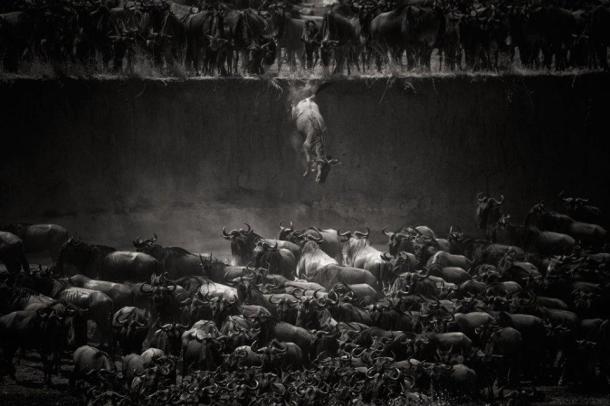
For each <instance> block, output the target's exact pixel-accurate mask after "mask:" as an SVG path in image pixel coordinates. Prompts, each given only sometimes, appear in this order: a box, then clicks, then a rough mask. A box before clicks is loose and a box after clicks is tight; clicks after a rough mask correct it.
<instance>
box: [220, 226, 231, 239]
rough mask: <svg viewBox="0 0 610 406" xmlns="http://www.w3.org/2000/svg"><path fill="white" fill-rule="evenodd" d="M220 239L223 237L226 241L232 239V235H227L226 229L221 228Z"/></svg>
mask: <svg viewBox="0 0 610 406" xmlns="http://www.w3.org/2000/svg"><path fill="white" fill-rule="evenodd" d="M222 237H223V238H224V239H225V240H228V239H230V238H231V237H232V235H231V234H229V233H227V230H226V229H225V228H224V227H223V228H222Z"/></svg>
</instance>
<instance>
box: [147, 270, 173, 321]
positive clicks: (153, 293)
mask: <svg viewBox="0 0 610 406" xmlns="http://www.w3.org/2000/svg"><path fill="white" fill-rule="evenodd" d="M177 286H178V285H177V283H176V282H175V281H173V280H170V279H167V272H165V273H164V274H162V275H156V274H152V275H151V277H150V283H143V284H142V285H140V293H142V294H144V295H147V296H149V297H150V301H151V303H152V308H153V310H154V311H155V312H156V314H157V315H168V316H169V315H170V313H171V312H172V311H174V310H177V308H178V306H179V304H178V302H177V299H176V296H175V295H174V292H175V290H176V288H177Z"/></svg>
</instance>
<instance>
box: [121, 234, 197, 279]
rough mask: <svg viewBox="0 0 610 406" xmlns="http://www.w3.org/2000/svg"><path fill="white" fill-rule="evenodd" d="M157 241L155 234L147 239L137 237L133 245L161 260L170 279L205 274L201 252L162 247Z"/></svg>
mask: <svg viewBox="0 0 610 406" xmlns="http://www.w3.org/2000/svg"><path fill="white" fill-rule="evenodd" d="M156 241H157V235H156V234H155V235H153V237H152V238H149V239H147V240H142V239H141V238H137V239H135V240H134V241H133V245H134V247H135V248H136V249H137V250H138V252H143V253H145V254H148V255H150V256H152V257H154V258H155V259H156V260H157V261H159V262H160V263H161V265H162V267H163V271H164V272H167V274H168V277H169V278H170V279H178V278H181V277H184V276H193V275H195V276H196V275H200V276H201V275H203V272H204V270H203V269H202V268H203V266H202V259H201V258H200V255H199V254H193V253H192V252H189V251H187V250H185V249H184V248H180V247H162V246H161V245H159V244H155V242H156Z"/></svg>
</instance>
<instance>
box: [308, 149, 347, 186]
mask: <svg viewBox="0 0 610 406" xmlns="http://www.w3.org/2000/svg"><path fill="white" fill-rule="evenodd" d="M340 163H341V161H339V160H338V159H337V158H332V157H331V156H330V155H327V156H326V158H316V160H315V162H314V167H315V171H316V183H324V182H325V181H326V178H327V177H328V174H329V173H330V168H331V167H333V166H335V165H338V164H340Z"/></svg>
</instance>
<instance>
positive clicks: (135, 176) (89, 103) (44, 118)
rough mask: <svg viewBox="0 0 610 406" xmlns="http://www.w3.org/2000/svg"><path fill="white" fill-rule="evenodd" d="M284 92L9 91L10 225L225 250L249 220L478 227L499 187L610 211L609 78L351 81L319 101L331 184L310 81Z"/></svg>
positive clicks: (138, 85) (33, 87)
mask: <svg viewBox="0 0 610 406" xmlns="http://www.w3.org/2000/svg"><path fill="white" fill-rule="evenodd" d="M278 83H279V88H278V87H276V86H273V85H271V84H270V83H269V82H266V81H263V80H255V79H226V80H222V79H216V80H192V81H183V82H162V81H159V80H136V79H130V80H96V81H94V80H67V79H66V80H16V81H6V82H3V83H0V123H1V124H0V125H1V127H2V139H3V141H2V143H3V148H2V152H1V162H2V163H1V164H0V195H1V196H2V199H0V222H2V223H4V222H10V221H44V222H59V223H63V224H67V225H68V226H69V227H70V228H71V229H73V230H74V231H75V232H76V233H78V234H79V236H81V237H82V238H85V239H94V240H96V241H100V242H106V243H114V244H115V245H121V244H123V243H124V244H128V242H129V241H130V240H131V239H132V238H133V237H135V236H136V235H138V234H149V233H152V232H157V233H159V234H160V236H161V238H162V240H163V242H165V243H171V244H178V245H183V246H185V247H188V248H191V249H198V250H205V249H207V250H223V249H226V243H225V242H224V241H223V240H221V239H219V238H218V236H219V230H220V227H221V226H222V225H224V224H226V225H227V227H235V226H238V225H239V224H240V223H242V222H243V221H248V222H250V223H251V224H252V225H253V226H254V227H255V228H256V229H257V230H258V231H260V232H261V233H263V234H266V235H268V234H275V233H276V232H277V223H278V222H279V221H280V220H283V221H288V220H293V221H294V222H295V223H296V224H297V225H303V226H304V225H310V224H318V225H332V226H335V227H355V226H359V227H361V228H362V227H364V226H370V227H371V228H372V229H373V230H379V229H380V228H381V227H383V226H388V225H389V226H399V225H402V224H405V223H418V224H419V223H426V224H429V225H431V226H433V227H434V228H436V229H438V230H441V231H444V230H445V229H446V228H447V227H448V226H449V225H450V224H456V225H461V226H462V227H463V228H465V229H472V228H473V225H474V224H473V200H474V196H475V195H476V193H477V192H478V191H485V190H488V191H489V192H492V193H494V194H499V193H503V194H504V195H505V196H506V199H507V203H506V205H507V209H508V210H510V211H511V212H513V213H515V215H514V217H519V216H520V215H522V214H523V213H524V212H525V211H526V210H527V208H528V207H529V205H530V204H531V203H532V202H534V201H536V200H538V199H545V200H547V201H550V200H551V199H552V198H553V197H554V196H556V195H557V193H558V192H559V191H560V190H562V189H565V190H566V191H567V192H569V193H573V194H585V195H587V196H590V197H591V198H593V199H594V201H595V202H597V203H598V204H599V205H601V206H604V207H608V203H610V196H609V186H608V185H610V170H609V168H610V164H609V163H608V158H609V156H610V154H609V153H610V147H609V145H610V142H609V140H608V139H609V134H608V129H607V128H608V115H609V111H608V108H607V99H608V94H610V76H608V75H605V74H589V75H581V76H570V75H565V76H500V77H471V76H464V77H434V78H433V77H428V78H408V79H387V78H384V79H381V78H379V79H351V80H350V79H345V80H335V81H334V82H333V83H332V84H331V85H330V86H328V87H327V88H326V89H324V90H323V91H322V92H321V93H320V95H319V96H318V98H317V101H318V103H319V105H320V109H321V111H322V114H323V115H324V117H325V119H326V122H327V127H328V140H329V143H328V146H327V148H328V152H330V153H331V154H332V155H333V156H336V157H338V158H339V159H340V160H341V161H342V164H341V165H340V166H337V167H335V168H334V169H333V170H332V171H331V174H330V176H329V179H328V181H327V183H326V184H324V185H316V184H314V183H313V181H312V179H303V178H302V177H301V174H302V163H301V160H300V159H301V158H300V155H299V152H298V151H297V150H296V149H295V145H296V144H297V143H295V142H294V141H295V140H294V129H293V126H292V123H291V122H290V117H289V103H288V96H289V94H290V89H291V87H293V86H299V85H302V83H297V82H289V81H279V82H278ZM376 238H380V237H379V235H377V237H376Z"/></svg>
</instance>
